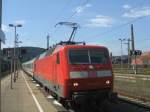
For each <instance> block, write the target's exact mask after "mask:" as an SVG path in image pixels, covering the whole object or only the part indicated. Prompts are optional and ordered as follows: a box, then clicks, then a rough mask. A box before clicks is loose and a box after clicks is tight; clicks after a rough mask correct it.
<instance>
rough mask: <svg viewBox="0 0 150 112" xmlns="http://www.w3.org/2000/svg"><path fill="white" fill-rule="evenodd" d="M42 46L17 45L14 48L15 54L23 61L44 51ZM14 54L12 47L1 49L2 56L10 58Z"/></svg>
mask: <svg viewBox="0 0 150 112" xmlns="http://www.w3.org/2000/svg"><path fill="white" fill-rule="evenodd" d="M44 51H45V49H44V48H39V47H19V48H17V49H16V55H17V56H19V58H20V60H21V62H25V61H28V60H31V59H32V58H34V57H36V56H37V55H39V54H41V53H42V52H44ZM13 55H14V48H4V49H3V56H4V57H5V58H8V59H10V58H12V57H13Z"/></svg>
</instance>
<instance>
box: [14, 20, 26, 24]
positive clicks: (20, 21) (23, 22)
mask: <svg viewBox="0 0 150 112" xmlns="http://www.w3.org/2000/svg"><path fill="white" fill-rule="evenodd" d="M14 24H22V25H24V24H26V21H25V20H16V21H14Z"/></svg>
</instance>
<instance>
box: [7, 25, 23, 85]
mask: <svg viewBox="0 0 150 112" xmlns="http://www.w3.org/2000/svg"><path fill="white" fill-rule="evenodd" d="M9 26H10V27H14V30H15V39H14V56H13V62H14V82H16V78H17V74H16V65H17V56H16V47H17V41H18V40H17V33H16V28H17V27H22V25H21V24H17V25H16V24H9Z"/></svg>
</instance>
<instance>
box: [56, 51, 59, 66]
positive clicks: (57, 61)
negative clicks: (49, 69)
mask: <svg viewBox="0 0 150 112" xmlns="http://www.w3.org/2000/svg"><path fill="white" fill-rule="evenodd" d="M56 63H57V64H60V57H59V53H57V59H56Z"/></svg>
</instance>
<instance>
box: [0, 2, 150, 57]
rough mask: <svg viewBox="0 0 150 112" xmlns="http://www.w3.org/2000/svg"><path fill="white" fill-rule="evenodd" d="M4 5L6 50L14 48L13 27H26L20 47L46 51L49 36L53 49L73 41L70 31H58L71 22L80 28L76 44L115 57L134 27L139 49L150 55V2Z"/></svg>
mask: <svg viewBox="0 0 150 112" xmlns="http://www.w3.org/2000/svg"><path fill="white" fill-rule="evenodd" d="M2 5H3V6H2V30H3V31H4V32H5V36H6V43H5V44H3V45H2V47H3V48H6V47H13V46H14V28H12V27H9V26H8V25H9V24H22V25H23V27H19V28H17V34H18V38H19V40H20V41H22V43H20V46H34V47H42V48H46V46H47V44H46V36H47V35H48V34H49V35H50V45H53V44H56V43H57V42H59V41H65V40H68V39H69V36H70V33H71V31H72V29H71V28H70V27H68V26H57V27H55V25H56V24H57V23H58V22H64V21H69V22H76V23H78V24H79V25H80V28H79V29H78V30H77V33H76V36H75V41H85V42H86V43H87V44H92V45H102V46H106V47H107V48H108V49H109V51H110V52H112V54H113V55H120V53H121V42H120V41H119V38H121V39H124V38H125V39H126V40H127V39H128V38H130V37H131V36H130V26H131V24H133V25H134V35H135V49H138V50H142V51H143V52H144V51H150V0H136V2H135V0H3V4H2ZM125 43H127V41H124V42H123V54H127V45H126V44H125Z"/></svg>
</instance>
